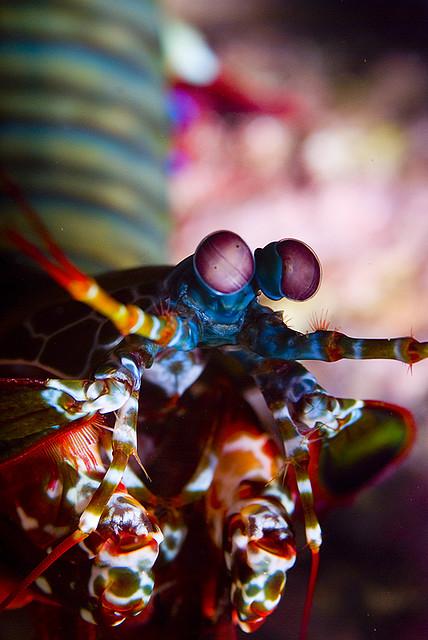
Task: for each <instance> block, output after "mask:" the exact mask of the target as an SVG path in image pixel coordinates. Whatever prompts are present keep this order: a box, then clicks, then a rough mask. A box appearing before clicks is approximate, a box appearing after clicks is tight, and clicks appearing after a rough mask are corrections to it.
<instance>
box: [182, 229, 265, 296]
mask: <svg viewBox="0 0 428 640" xmlns="http://www.w3.org/2000/svg"><path fill="white" fill-rule="evenodd" d="M193 266H194V269H195V273H196V275H197V276H198V278H199V280H200V281H201V282H202V284H203V285H204V286H205V287H207V288H208V289H209V290H210V291H211V292H212V293H216V294H223V295H224V294H232V293H238V292H239V291H241V290H242V289H244V287H246V286H247V285H248V284H249V283H250V282H251V280H252V279H253V276H254V269H255V265H254V256H253V254H252V251H251V249H250V248H249V247H248V245H247V244H246V243H245V242H244V241H243V239H242V238H241V237H240V236H238V235H237V234H236V233H233V232H232V231H215V232H214V233H211V234H210V235H208V236H207V237H206V238H204V239H203V240H202V242H200V244H199V245H198V247H197V249H196V251H195V254H194V256H193Z"/></svg>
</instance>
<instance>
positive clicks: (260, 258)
mask: <svg viewBox="0 0 428 640" xmlns="http://www.w3.org/2000/svg"><path fill="white" fill-rule="evenodd" d="M193 264H194V268H195V271H196V273H197V275H198V277H199V278H200V280H201V281H202V283H203V284H204V285H205V286H206V287H208V289H210V290H211V291H212V292H213V293H218V294H232V293H238V292H239V291H241V290H242V289H244V287H246V286H247V285H248V284H249V283H250V282H251V281H252V279H253V278H254V277H256V279H257V283H258V286H259V288H260V289H261V290H262V291H263V293H264V294H265V295H266V296H267V297H268V298H271V299H272V300H279V299H280V298H289V299H290V300H307V299H308V298H310V297H312V296H313V295H314V294H315V293H316V291H317V289H318V287H319V284H320V281H321V267H320V263H319V260H318V258H317V256H316V255H315V253H314V252H313V251H312V249H311V248H310V247H308V246H307V245H306V244H305V243H304V242H300V241H299V240H293V239H291V238H287V239H285V240H279V241H278V242H271V243H270V244H268V245H267V246H266V247H264V249H256V251H255V255H254V256H253V254H252V251H251V249H250V248H249V247H248V245H247V244H246V243H245V242H244V241H243V240H242V238H241V237H240V236H238V235H237V234H236V233H233V232H232V231H216V232H215V233H211V234H210V235H209V236H207V237H206V238H204V239H203V240H202V242H201V243H200V244H199V246H198V248H197V249H196V251H195V255H194V257H193Z"/></svg>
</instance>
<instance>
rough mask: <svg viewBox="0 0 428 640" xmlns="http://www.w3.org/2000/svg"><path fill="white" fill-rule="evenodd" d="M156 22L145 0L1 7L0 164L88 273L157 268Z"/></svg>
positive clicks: (163, 141) (160, 237)
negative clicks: (155, 266)
mask: <svg viewBox="0 0 428 640" xmlns="http://www.w3.org/2000/svg"><path fill="white" fill-rule="evenodd" d="M159 20H160V16H159V12H158V10H157V7H156V5H155V4H154V2H152V0H33V1H28V0H27V1H21V0H20V1H19V2H16V0H2V2H1V3H0V164H1V165H2V166H3V168H5V169H6V170H7V171H8V172H9V173H10V174H11V175H12V176H13V178H14V179H15V180H16V182H17V183H18V184H19V185H21V186H22V188H23V190H24V191H25V194H26V195H27V196H28V197H29V199H30V200H31V203H32V204H33V206H34V207H35V208H36V209H37V211H38V212H39V213H40V215H41V216H42V217H43V219H44V220H45V222H46V224H47V226H48V227H49V229H50V231H51V232H52V234H53V236H54V237H55V238H56V240H57V241H58V243H59V244H60V246H61V247H62V248H63V249H64V250H65V251H66V252H67V254H68V255H69V256H70V257H71V258H72V259H73V260H75V261H76V262H77V263H78V264H79V265H80V266H81V267H83V268H85V269H89V270H91V271H92V272H94V271H97V270H106V269H112V268H119V267H130V266H135V265H139V264H147V263H153V262H164V261H165V258H166V238H167V235H168V231H169V222H168V215H167V212H168V208H167V201H166V179H165V163H166V154H167V141H168V133H169V132H168V120H167V112H166V100H165V94H164V84H163V68H162V63H161V57H160V51H159V39H158V33H159ZM1 207H2V217H3V219H5V215H6V217H9V218H10V215H13V216H14V218H15V220H14V224H15V223H16V220H17V216H16V207H15V205H14V204H13V203H11V202H9V201H8V199H7V198H6V197H5V196H4V195H2V196H1Z"/></svg>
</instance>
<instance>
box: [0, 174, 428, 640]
mask: <svg viewBox="0 0 428 640" xmlns="http://www.w3.org/2000/svg"><path fill="white" fill-rule="evenodd" d="M7 187H8V191H9V193H10V195H12V196H13V197H14V198H15V200H17V201H18V203H19V205H20V207H21V208H22V209H23V211H24V212H25V213H26V215H27V218H28V219H29V221H30V223H31V225H32V226H33V227H34V229H35V230H36V232H37V234H38V236H39V238H40V239H41V241H42V242H43V244H44V246H45V249H46V252H45V253H44V252H42V251H41V250H40V249H39V248H37V246H36V245H34V244H32V243H30V242H29V241H28V240H26V238H25V237H24V236H22V235H21V234H20V233H18V232H16V231H13V230H10V231H9V237H10V239H11V240H12V241H13V242H14V244H15V245H16V246H18V247H19V248H20V249H21V250H22V251H23V252H24V253H26V254H27V255H28V256H30V257H31V258H33V259H34V260H35V261H36V262H38V263H39V265H40V266H42V267H43V269H44V270H45V271H47V272H48V273H49V274H50V276H51V277H52V278H53V279H55V280H56V281H57V282H58V283H59V284H60V285H61V287H63V288H65V289H66V290H67V291H68V293H69V294H70V295H71V297H72V298H74V299H75V300H76V301H79V302H81V303H82V302H83V303H85V305H87V306H88V307H90V308H91V309H93V310H95V311H96V312H97V314H98V315H97V322H99V318H100V315H101V316H102V317H104V318H106V319H107V320H108V321H109V323H108V324H107V326H108V327H109V331H108V332H107V333H108V339H105V338H106V337H105V336H104V342H105V345H104V346H105V351H106V355H105V356H104V358H103V361H102V363H101V364H98V366H96V367H95V369H94V372H93V373H92V375H91V376H90V377H85V378H77V379H65V378H58V377H49V378H48V379H44V380H41V381H37V382H36V381H34V380H33V381H31V382H28V381H27V382H25V381H24V382H19V381H17V380H15V379H9V380H8V381H7V382H8V393H7V395H6V396H5V397H6V399H5V400H3V401H2V409H3V414H5V413H6V414H7V416H8V420H9V421H11V422H12V426H11V427H10V429H9V433H8V432H6V433H5V435H4V436H3V443H4V446H3V449H4V455H3V460H4V462H3V464H2V468H3V473H12V475H13V474H15V476H16V473H17V471H16V469H20V463H21V462H22V460H23V459H32V460H36V459H38V460H39V463H38V464H39V465H40V464H41V465H42V467H43V465H45V466H48V467H49V469H50V472H49V473H48V474H44V475H43V474H42V476H43V481H42V482H41V483H40V482H39V484H37V486H36V489H35V491H36V492H39V493H40V492H41V493H44V494H46V495H48V496H49V497H50V498H51V502H52V504H51V503H49V506H46V505H45V512H44V513H42V514H41V515H40V514H39V515H37V513H33V512H32V511H31V499H29V498H28V496H27V497H26V493H25V491H23V492H22V496H21V497H20V498H19V499H18V500H16V499H15V500H12V502H14V508H15V510H16V512H17V514H18V517H19V520H20V522H21V526H22V528H23V529H24V530H25V531H26V533H27V534H28V535H29V536H32V537H33V538H34V539H35V541H36V544H38V545H39V546H40V547H41V548H44V549H47V548H49V552H48V553H47V554H46V555H45V556H44V557H43V558H42V559H41V561H40V563H39V565H38V566H37V567H36V568H35V569H33V570H32V571H31V572H30V573H29V574H28V575H27V577H26V578H25V579H24V581H23V582H22V583H21V584H20V585H19V587H17V588H15V589H13V590H12V592H11V594H10V595H9V596H8V597H7V598H6V600H5V601H4V602H3V606H9V605H12V604H13V602H14V600H19V599H21V600H22V598H23V597H24V594H25V593H26V591H27V590H28V587H30V585H31V584H32V583H33V582H34V581H36V582H37V584H38V586H39V587H40V588H42V589H43V590H44V591H45V594H46V593H48V594H49V593H51V592H52V591H53V587H52V586H51V584H50V582H48V580H49V577H48V578H45V576H44V574H45V572H46V575H47V576H49V575H50V573H49V571H50V570H51V569H53V568H54V567H55V563H56V561H58V560H59V559H60V558H62V557H63V556H65V554H73V553H77V549H76V547H77V546H78V547H79V548H80V549H84V550H85V552H86V554H87V556H88V557H89V559H90V562H89V565H90V568H89V569H88V568H87V571H89V576H87V583H86V588H87V589H86V590H87V604H86V605H85V606H82V607H81V615H82V617H83V618H84V619H85V620H86V621H87V622H97V621H102V622H104V623H107V624H118V623H120V622H123V621H124V620H125V619H126V618H129V617H133V616H135V615H136V614H140V613H142V612H143V611H144V612H145V614H144V615H145V616H149V615H150V610H151V608H152V607H153V606H154V605H153V602H152V601H153V597H152V594H156V589H157V588H158V589H159V591H162V589H166V590H167V589H168V575H169V573H168V572H171V573H173V571H174V569H173V567H174V566H180V556H181V555H182V548H183V544H184V540H185V538H186V536H187V535H188V534H189V535H190V533H191V526H190V522H191V518H190V517H189V516H188V511H187V510H188V509H189V506H190V505H197V506H195V507H194V508H195V509H196V510H197V511H198V513H199V517H200V518H202V521H203V522H204V523H205V527H206V529H207V531H208V534H207V535H208V538H209V541H208V542H207V541H206V540H205V542H204V544H206V545H212V546H213V548H214V549H215V550H216V551H215V554H217V555H216V558H217V560H216V563H217V564H220V565H221V566H222V567H223V573H222V577H221V578H219V577H218V576H216V574H215V571H213V569H212V567H211V566H210V564H209V563H208V564H207V567H206V572H207V576H206V581H204V583H203V587H202V592H203V593H201V595H200V602H199V606H200V609H201V610H202V617H203V619H204V620H205V621H209V622H210V623H213V622H215V623H216V624H217V623H218V624H219V623H220V622H221V621H224V620H226V621H227V620H230V619H232V620H233V622H234V623H235V624H236V625H238V626H239V627H240V628H241V629H243V630H244V631H247V632H252V631H255V630H256V629H257V628H258V627H259V626H260V625H261V624H262V623H263V621H264V620H265V619H266V617H267V616H268V615H269V614H270V613H272V611H274V610H275V608H276V606H277V604H278V602H279V600H280V598H281V595H282V592H283V590H284V587H285V582H286V574H287V572H288V570H289V569H291V567H292V566H293V564H294V562H295V558H296V544H295V538H294V532H293V527H292V521H293V518H294V517H295V513H296V510H297V511H299V510H300V512H301V514H302V518H303V522H304V528H305V534H306V541H307V546H308V548H309V549H310V552H311V556H312V568H311V575H310V581H309V587H308V593H307V598H306V604H305V609H304V614H303V622H302V628H301V637H302V638H304V637H306V634H307V627H308V623H309V613H310V607H311V602H312V599H313V594H314V588H315V582H316V576H317V571H318V562H319V551H320V547H321V543H322V536H321V528H320V525H319V522H318V517H317V510H316V504H315V503H316V501H317V500H319V499H322V498H323V497H324V498H325V497H329V496H334V497H335V498H339V499H340V498H341V497H346V496H347V495H351V494H352V493H355V492H356V491H357V490H358V489H359V488H360V487H361V486H363V485H364V484H365V483H367V482H368V481H370V480H371V479H373V478H375V477H376V476H377V475H378V474H379V473H381V472H382V471H383V470H384V469H385V468H386V467H387V466H388V465H389V464H390V463H392V462H395V461H396V460H397V459H398V458H400V457H401V456H403V455H404V454H405V453H406V452H407V451H408V449H409V446H410V444H411V442H412V439H413V431H414V425H413V419H412V417H411V415H410V414H409V412H407V411H406V410H404V409H401V408H399V407H397V406H395V405H392V404H387V403H384V402H376V401H363V400H354V399H342V398H336V397H334V396H332V395H330V394H329V393H328V392H327V391H326V390H325V389H323V388H322V387H321V386H320V385H319V384H318V382H317V381H316V379H315V377H314V376H313V375H312V374H311V373H310V372H309V371H308V370H307V369H306V368H305V367H304V366H303V365H302V364H301V363H300V361H304V360H323V361H328V362H334V361H337V360H339V359H341V358H350V359H366V358H373V359H376V358H387V359H394V360H400V361H402V362H405V363H408V364H414V363H416V362H418V361H419V360H422V359H424V358H426V357H427V355H428V343H427V342H418V341H417V340H416V339H415V338H413V337H404V338H395V339H364V338H351V337H348V336H346V335H345V334H343V333H340V332H338V331H330V330H323V329H318V330H315V331H313V332H311V333H307V334H302V333H299V332H297V331H294V330H293V329H291V328H290V327H289V326H287V324H286V323H284V320H283V317H282V314H278V313H276V312H274V311H272V310H271V309H270V308H268V307H266V306H263V305H262V304H261V303H260V301H259V295H260V292H263V293H264V294H265V296H266V297H267V298H269V299H271V300H278V299H281V298H283V297H285V298H288V299H291V300H296V301H303V300H307V299H308V298H310V297H311V296H313V295H315V293H316V291H317V289H318V287H319V284H320V280H321V267H320V264H319V261H318V258H317V257H316V255H315V253H314V252H313V251H312V249H311V248H310V247H308V246H307V245H306V244H305V243H303V242H301V241H299V240H296V239H290V238H287V239H283V240H280V241H274V242H271V243H269V244H268V245H267V246H265V247H264V248H259V249H256V251H255V253H254V254H253V252H252V251H251V250H250V248H249V247H248V246H247V244H246V243H245V241H244V240H243V239H242V238H241V237H240V236H238V235H237V234H235V233H233V232H231V231H225V230H223V231H218V232H215V233H212V234H210V235H209V236H207V237H206V238H205V239H203V240H202V241H201V243H200V244H199V245H198V247H197V248H196V250H195V253H194V254H193V255H192V256H190V257H189V258H187V259H185V260H184V261H183V262H181V263H180V264H179V265H178V266H176V267H175V268H173V269H160V268H157V269H155V270H154V271H151V273H149V272H148V271H147V270H146V271H145V272H144V274H140V278H141V282H142V284H144V282H145V283H146V284H145V285H144V286H143V287H142V290H141V287H140V292H139V293H137V294H135V292H134V294H133V295H132V296H130V295H129V292H128V296H127V297H128V301H125V300H124V301H123V302H122V301H120V300H119V299H118V298H120V297H121V296H120V294H118V297H116V296H113V295H110V294H109V293H108V292H107V291H106V288H105V287H103V286H102V285H101V284H100V283H98V282H97V281H96V280H94V279H93V278H90V277H88V276H87V275H86V274H84V273H83V272H81V271H80V270H79V269H77V268H76V267H75V266H74V265H73V264H72V263H71V262H70V261H69V260H68V258H67V257H66V256H65V255H64V254H63V253H62V251H61V250H60V249H59V247H58V246H57V245H56V244H55V243H54V241H53V240H52V238H51V237H50V235H49V233H48V231H47V230H46V229H45V228H44V226H43V225H42V223H41V222H40V220H39V219H38V217H37V215H36V214H35V212H34V211H33V210H32V208H31V207H30V205H28V203H26V202H25V200H23V198H22V197H21V196H20V194H19V192H18V191H17V190H16V189H15V188H14V186H13V185H11V184H10V183H9V184H8V185H7ZM142 276H144V277H142ZM134 277H135V274H134ZM147 282H149V283H150V286H147ZM111 285H112V282H111V283H110V287H111ZM113 288H114V286H113ZM110 323H112V324H113V325H114V327H115V328H116V330H117V334H116V336H115V338H114V339H112V338H111V324H110ZM98 329H99V328H98ZM101 335H102V330H101V331H100V330H98V343H100V342H101V338H100V337H101ZM40 337H41V336H40V332H39V338H40ZM7 340H11V337H10V336H9V337H7ZM48 343H49V337H48V336H46V337H45V338H44V339H43V348H42V349H38V351H37V353H38V354H39V356H37V355H36V356H35V357H33V358H32V359H31V358H30V357H28V356H27V357H25V354H23V357H22V359H21V362H23V361H24V360H25V361H26V362H28V363H31V364H33V365H38V366H39V367H41V366H42V365H43V364H44V363H43V357H42V356H41V355H40V354H45V355H46V354H48V353H49V349H47V348H46V347H47V345H48ZM93 354H94V351H93V350H92V347H91V349H90V354H89V360H91V358H92V356H93ZM98 356H99V354H98ZM55 370H56V371H59V367H58V366H56V367H54V366H51V371H52V372H53V371H55ZM143 381H144V383H146V382H148V383H149V384H151V385H154V387H152V394H153V388H155V389H156V390H157V391H156V392H157V393H160V394H161V395H162V403H161V407H162V408H161V409H159V407H158V408H157V409H155V410H154V409H153V408H152V409H151V408H150V405H151V402H152V400H151V398H150V393H148V392H147V391H146V392H145V391H144V386H143V387H142V384H143ZM249 381H252V383H253V384H255V385H256V386H257V388H258V389H259V391H260V393H261V395H262V397H263V399H264V401H265V403H266V405H267V407H268V408H269V410H270V412H271V416H272V432H271V431H270V430H269V428H267V427H266V425H264V424H261V423H260V420H259V419H258V418H257V416H256V415H255V414H254V411H253V410H252V409H251V408H250V407H249V406H248V405H247V404H242V401H241V400H239V398H238V397H237V395H239V394H237V393H236V389H241V388H242V389H243V388H244V387H245V386H246V385H249V384H250V382H249ZM10 387H13V389H12V393H11V392H10ZM142 388H143V392H142V394H141V397H140V393H141V390H142ZM23 392H25V394H26V399H25V400H23V399H22V398H23V397H25V395H23ZM154 395H155V394H154ZM150 415H152V419H153V415H156V416H157V418H156V420H157V422H158V427H157V431H156V430H155V431H156V433H157V437H159V438H160V439H159V443H161V442H162V438H165V439H167V438H168V433H169V432H173V431H174V429H175V430H176V432H177V429H178V434H179V435H178V440H177V441H176V443H175V445H174V446H175V447H176V455H177V456H180V449H179V447H178V444H177V443H178V442H180V439H181V438H182V439H184V437H185V436H184V432H185V431H187V430H189V433H190V434H191V437H192V438H194V442H196V443H197V444H196V446H195V447H194V448H195V449H196V450H197V452H198V453H196V454H195V453H193V458H195V456H196V459H193V462H192V463H191V464H190V465H189V467H190V470H189V472H188V473H187V477H186V480H185V481H184V482H181V484H180V488H179V490H177V491H176V492H174V491H172V493H171V489H169V492H168V491H167V495H162V490H160V489H159V488H158V487H157V483H158V482H159V479H158V478H156V477H153V478H151V479H149V475H148V471H147V469H146V466H147V465H146V462H145V459H146V456H145V455H144V451H143V450H142V448H141V444H139V440H138V428H137V426H138V420H139V416H140V419H141V417H143V419H144V420H147V422H149V423H150V419H151V418H150ZM156 420H155V422H156ZM171 424H172V425H173V426H171ZM159 425H161V426H160V427H159ZM159 431H161V432H162V433H161V435H160V436H159ZM181 431H183V433H181ZM158 446H159V447H160V448H162V444H158ZM140 456H141V458H142V459H140ZM161 457H162V456H159V458H161ZM132 459H134V460H136V461H137V464H138V465H139V468H137V470H135V467H134V466H133V465H132V464H131V461H132ZM40 460H42V461H44V462H42V463H41V462H40ZM46 460H48V463H47V462H46ZM177 462H179V464H180V465H181V464H185V462H182V461H181V460H179V459H177ZM1 470H2V469H1V468H0V471H1ZM170 472H171V471H170ZM39 473H41V471H39ZM152 475H153V471H152V470H151V469H150V476H152ZM15 476H14V477H15ZM151 483H152V484H151ZM177 486H178V485H177ZM66 496H68V502H67V506H66V508H65V507H64V505H63V506H62V508H60V507H59V503H61V501H62V502H64V498H65V497H66ZM314 496H315V502H314ZM33 504H40V495H39V497H38V499H37V500H35V501H34V502H33ZM9 507H10V505H9ZM54 511H55V513H56V516H54ZM58 514H60V517H59V520H60V521H61V522H62V523H63V525H62V526H59V525H58V522H57V521H56V520H55V518H56V519H57V520H58ZM66 516H67V517H66ZM64 518H65V525H64ZM43 519H45V520H46V522H48V523H49V526H48V527H47V526H46V523H45V525H44V527H43V532H44V533H43V532H41V531H40V530H39V529H40V526H39V522H40V521H43ZM52 520H55V523H53V522H52ZM73 523H75V526H74V528H73ZM41 533H43V535H41ZM46 534H49V535H48V536H46ZM47 538H48V539H47ZM158 556H159V558H158ZM158 562H160V563H161V567H162V566H165V567H167V568H168V567H169V569H162V568H160V569H159V570H158V569H157V564H158ZM162 563H164V565H163V564H162ZM171 567H172V568H171ZM156 580H157V581H158V587H156ZM220 593H221V594H223V595H222V597H220V596H219V594H220ZM225 593H227V594H228V595H227V597H225V596H224V594H225ZM226 624H227V622H226ZM222 637H223V636H222Z"/></svg>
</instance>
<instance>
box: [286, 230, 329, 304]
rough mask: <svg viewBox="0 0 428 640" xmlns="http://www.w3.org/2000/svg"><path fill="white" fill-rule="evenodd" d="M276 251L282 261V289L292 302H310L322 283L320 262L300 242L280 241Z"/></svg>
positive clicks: (305, 245) (310, 250)
mask: <svg viewBox="0 0 428 640" xmlns="http://www.w3.org/2000/svg"><path fill="white" fill-rule="evenodd" d="M276 250H277V252H278V255H279V257H280V258H281V261H282V279H281V289H282V292H283V294H284V296H285V297H286V298H289V299H290V300H299V301H302V300H308V298H311V297H312V296H313V295H314V294H315V293H316V292H317V290H318V287H319V285H320V282H321V266H320V262H319V260H318V258H317V256H316V255H315V253H314V252H313V251H312V249H311V248H310V247H308V245H307V244H305V243H304V242H300V240H292V239H288V240H280V241H279V242H278V243H277V245H276Z"/></svg>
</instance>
